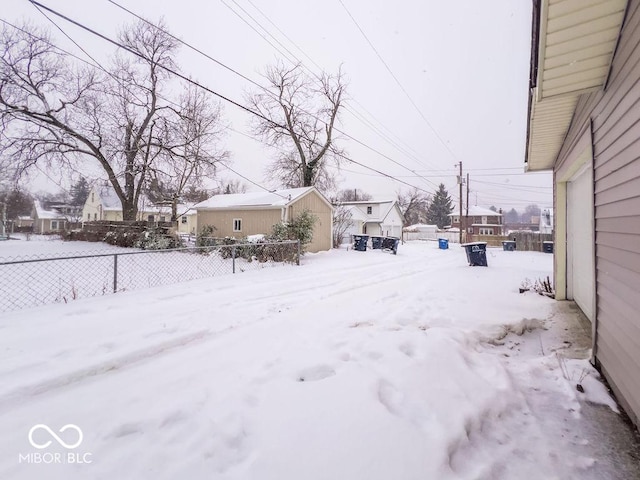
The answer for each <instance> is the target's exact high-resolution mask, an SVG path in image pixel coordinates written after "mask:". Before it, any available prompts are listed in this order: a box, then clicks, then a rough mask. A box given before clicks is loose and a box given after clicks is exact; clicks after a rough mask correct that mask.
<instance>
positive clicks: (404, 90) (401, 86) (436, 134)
mask: <svg viewBox="0 0 640 480" xmlns="http://www.w3.org/2000/svg"><path fill="white" fill-rule="evenodd" d="M338 1H339V2H340V5H342V8H344V10H345V12H347V15H349V18H351V20H352V21H353V23H354V25H355V26H356V28H357V29H358V30H359V31H360V33H361V34H362V36H363V37H364V39H365V40H366V41H367V43H368V44H369V46H370V47H371V49H372V50H373V51H374V53H375V54H376V56H377V57H378V59H379V60H380V61H381V62H382V64H383V65H384V66H385V68H386V69H387V71H388V72H389V74H390V75H391V77H392V78H393V79H394V80H395V82H396V83H397V84H398V86H399V87H400V90H402V92H403V93H404V94H405V96H406V97H407V99H409V102H410V103H411V105H413V108H415V110H416V111H417V112H418V114H419V115H420V117H421V118H422V119H423V120H424V122H425V123H426V124H427V126H428V127H429V128H430V129H431V131H432V132H433V133H434V135H435V136H436V137H437V138H438V140H439V141H440V143H441V144H442V145H443V146H444V148H446V149H447V151H448V152H449V153H450V154H451V156H452V157H453V159H454V160H458V158H457V157H456V155H455V154H454V153H453V151H452V150H451V149H450V148H449V146H448V145H447V144H446V142H445V141H444V140H443V139H442V137H441V136H440V134H438V132H437V131H436V129H435V128H434V127H433V125H431V122H429V120H428V119H427V117H426V116H425V114H424V113H422V110H420V107H418V105H417V104H416V102H415V101H414V100H413V98H412V97H411V95H409V92H407V90H406V89H405V88H404V85H402V83H401V82H400V80H398V77H396V75H395V74H394V73H393V71H392V70H391V67H389V65H388V64H387V62H385V60H384V58H382V55H380V52H378V50H377V49H376V47H375V45H373V43H372V42H371V40H369V37H368V36H367V34H366V33H365V32H364V30H363V29H362V28H361V27H360V25H359V24H358V22H357V21H356V19H355V18H354V17H353V15H352V14H351V12H350V11H349V9H348V8H347V6H346V5H345V4H344V2H343V1H342V0H338Z"/></svg>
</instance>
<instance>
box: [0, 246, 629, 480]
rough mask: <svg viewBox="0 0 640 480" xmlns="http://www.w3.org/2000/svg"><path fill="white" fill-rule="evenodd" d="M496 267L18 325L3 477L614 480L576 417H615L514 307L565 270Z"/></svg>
mask: <svg viewBox="0 0 640 480" xmlns="http://www.w3.org/2000/svg"><path fill="white" fill-rule="evenodd" d="M487 256H488V263H489V267H488V268H483V267H469V266H467V263H466V258H465V254H464V251H463V250H462V249H461V248H459V247H457V246H455V245H452V246H451V248H450V249H449V250H438V249H437V244H435V243H427V242H413V243H407V244H405V245H401V246H400V248H399V250H398V255H397V256H394V255H391V254H389V253H385V252H380V251H367V252H356V251H346V250H338V251H331V252H327V253H321V254H315V255H307V256H305V257H304V259H303V263H302V266H300V267H292V268H286V269H267V270H262V271H256V272H246V273H244V274H242V275H235V276H225V277H215V278H210V279H204V280H197V281H193V282H189V283H183V284H177V285H171V286H166V287H157V288H153V289H147V290H141V291H134V292H124V293H118V294H116V295H111V296H106V297H98V298H91V299H84V300H78V301H75V302H72V303H69V304H58V305H51V306H44V307H38V308H33V309H30V310H24V311H21V312H13V313H9V314H5V315H3V317H2V318H1V319H0V338H1V339H2V344H1V349H0V478H12V479H34V478H45V477H46V478H52V479H69V478H82V479H87V478H91V479H93V478H122V479H143V478H153V479H174V478H189V479H204V478H207V479H211V478H215V479H254V478H255V479H278V480H283V479H296V480H298V479H302V478H303V479H367V480H370V479H385V480H387V479H390V478H397V479H414V478H415V479H418V478H420V479H425V478H433V479H515V478H518V479H519V478H540V479H543V478H544V479H550V478H558V479H566V478H581V479H600V478H613V477H606V476H603V475H606V474H608V472H610V471H611V470H612V466H611V464H610V461H609V460H608V459H607V458H606V457H604V456H603V455H602V454H601V453H600V451H599V449H598V445H596V444H594V443H593V441H592V439H591V438H590V437H589V432H590V430H589V428H588V427H589V426H588V425H585V422H584V421H583V416H582V414H581V411H582V408H583V406H584V405H585V402H586V401H589V402H597V403H603V404H607V405H610V406H611V408H616V407H615V404H614V403H613V401H612V400H611V398H610V397H609V396H608V395H607V393H606V390H605V388H604V387H603V386H602V385H601V384H600V383H599V382H598V380H597V377H598V375H597V373H596V372H595V370H593V369H592V368H591V367H590V366H589V363H588V362H587V360H585V359H584V358H586V357H587V356H588V352H586V351H582V352H581V351H577V352H576V350H575V349H571V348H570V347H571V344H570V343H564V342H563V340H562V335H561V333H558V330H560V331H562V328H558V325H559V321H560V318H559V316H558V315H557V313H558V310H557V305H558V304H557V303H556V302H554V301H553V300H551V299H549V298H546V297H543V296H539V295H537V294H535V293H533V292H527V293H525V294H519V293H518V287H519V286H520V284H521V282H522V281H523V280H524V279H525V278H528V279H530V280H532V281H533V280H535V279H538V278H542V277H546V276H547V275H550V274H551V271H552V260H553V259H552V256H551V255H547V254H543V253H536V252H503V251H502V250H498V249H489V251H488V253H487ZM565 342H566V341H565ZM565 351H566V352H567V355H564V354H563V352H565ZM569 353H570V354H569ZM576 356H578V357H583V359H575V358H572V357H576ZM565 357H567V358H565ZM576 383H581V385H582V386H583V387H584V393H580V392H578V391H577V390H576ZM38 424H44V425H47V426H48V427H49V428H50V429H51V430H52V431H53V433H55V434H56V435H58V436H59V437H60V439H61V440H62V442H59V441H58V440H57V439H56V438H55V437H54V436H53V435H52V434H51V432H47V431H46V430H45V429H43V428H38V429H36V430H34V431H33V432H32V436H31V441H32V443H30V439H29V432H30V429H32V427H34V426H35V425H38ZM68 424H73V425H77V426H78V427H79V428H80V429H81V431H82V433H83V437H82V442H81V444H80V445H79V446H77V447H76V448H74V449H65V448H64V447H63V446H62V445H61V443H66V444H67V445H69V444H75V443H77V440H78V433H77V432H76V431H74V430H73V429H66V430H64V431H62V432H61V431H60V430H61V428H62V427H63V426H65V425H68ZM48 441H51V444H50V445H48V446H47V447H45V448H42V449H38V448H36V447H34V446H33V444H35V445H37V446H42V445H46V444H47V442H48ZM45 453H47V454H49V456H48V457H41V458H43V459H49V460H51V461H50V462H46V463H45V462H40V463H36V461H35V460H34V459H36V458H38V457H37V455H35V454H40V455H43V454H45ZM55 454H60V455H59V457H56V456H55ZM69 454H73V455H75V456H71V457H69V456H68V455H69ZM70 459H72V460H74V461H73V462H70V461H69V460H70ZM78 459H80V460H86V461H88V462H90V463H78V461H77V460H78ZM57 460H60V461H59V462H58V461H57ZM621 478H623V477H621Z"/></svg>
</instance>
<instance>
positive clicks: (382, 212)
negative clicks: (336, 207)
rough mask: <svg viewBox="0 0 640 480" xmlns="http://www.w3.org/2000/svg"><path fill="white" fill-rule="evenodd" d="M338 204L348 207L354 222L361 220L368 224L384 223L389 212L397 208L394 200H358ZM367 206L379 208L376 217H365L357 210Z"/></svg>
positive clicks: (361, 211)
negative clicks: (377, 206)
mask: <svg viewBox="0 0 640 480" xmlns="http://www.w3.org/2000/svg"><path fill="white" fill-rule="evenodd" d="M340 204H341V205H344V206H346V207H348V208H349V209H350V210H351V211H352V212H354V213H353V216H352V218H353V219H354V220H361V221H363V222H369V223H380V222H384V220H385V218H387V216H388V215H389V212H391V210H392V209H393V208H394V207H395V206H397V204H398V202H397V201H396V200H362V201H360V200H358V201H354V202H340ZM369 205H379V206H380V208H379V210H378V215H377V216H375V217H374V216H372V215H370V214H369V215H367V214H365V213H364V212H363V210H362V208H359V207H362V206H369ZM356 212H358V213H356Z"/></svg>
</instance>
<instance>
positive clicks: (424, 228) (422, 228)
mask: <svg viewBox="0 0 640 480" xmlns="http://www.w3.org/2000/svg"><path fill="white" fill-rule="evenodd" d="M403 230H405V231H407V232H428V231H436V230H438V226H437V225H427V224H426V223H415V224H413V225H409V226H408V227H404V229H403Z"/></svg>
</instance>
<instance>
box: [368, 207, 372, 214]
mask: <svg viewBox="0 0 640 480" xmlns="http://www.w3.org/2000/svg"><path fill="white" fill-rule="evenodd" d="M372 213H373V207H367V215H371V214H372Z"/></svg>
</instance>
